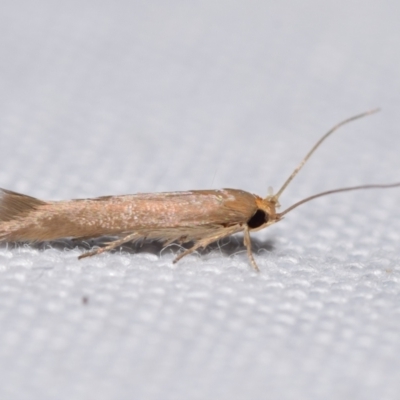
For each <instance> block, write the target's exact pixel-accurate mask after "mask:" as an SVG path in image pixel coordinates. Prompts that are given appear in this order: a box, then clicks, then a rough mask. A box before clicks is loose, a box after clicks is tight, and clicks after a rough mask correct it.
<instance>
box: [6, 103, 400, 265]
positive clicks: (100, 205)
mask: <svg viewBox="0 0 400 400" xmlns="http://www.w3.org/2000/svg"><path fill="white" fill-rule="evenodd" d="M377 111H378V109H374V110H370V111H367V112H364V113H362V114H358V115H355V116H353V117H351V118H348V119H346V120H344V121H342V122H340V123H339V124H337V125H336V126H334V127H333V128H332V129H330V130H329V131H328V132H327V133H326V134H325V135H324V136H322V137H321V139H319V140H318V142H317V143H316V144H315V145H314V146H313V147H312V148H311V150H310V151H309V152H308V153H307V155H306V156H305V157H304V159H303V160H302V161H301V162H300V164H299V165H298V166H297V168H296V169H295V170H294V171H293V173H292V174H291V175H290V176H289V178H288V179H287V180H286V181H285V183H284V184H283V185H282V187H281V188H280V189H279V190H278V192H277V193H276V194H270V195H268V196H266V197H264V198H263V197H260V196H257V195H254V194H251V193H248V192H245V191H243V190H237V189H221V190H192V191H187V192H167V193H139V194H134V195H124V196H105V197H98V198H94V199H76V200H67V201H42V200H39V199H36V198H34V197H30V196H26V195H23V194H19V193H15V192H11V191H9V190H5V189H0V241H23V242H37V241H48V240H56V239H61V238H75V239H87V238H96V237H101V236H113V237H117V238H118V239H116V240H114V241H111V242H109V243H107V244H106V245H105V246H103V247H100V248H96V249H93V250H92V251H89V252H86V253H83V254H82V255H81V256H80V257H79V259H81V258H84V257H89V256H93V255H96V254H100V253H102V252H104V251H107V250H112V249H114V248H115V247H117V246H120V245H122V244H124V243H126V242H130V241H136V240H138V239H152V240H161V241H163V243H164V246H167V245H168V244H170V243H172V242H179V243H188V242H192V243H193V245H192V246H191V247H190V248H188V249H187V250H185V251H183V252H181V253H180V254H178V255H177V257H176V258H175V260H174V262H177V261H179V260H180V259H181V258H182V257H184V256H186V255H188V254H190V253H192V252H194V251H195V250H197V249H199V248H204V247H206V246H207V245H209V244H210V243H212V242H215V241H218V240H219V239H222V238H224V237H226V236H229V235H232V234H234V233H238V232H243V235H244V245H245V247H246V249H247V254H248V257H249V259H250V262H251V264H252V266H253V267H254V269H255V270H256V271H259V268H258V266H257V264H256V262H255V260H254V257H253V253H252V250H251V240H250V232H253V231H258V230H260V229H263V228H265V227H267V226H270V225H272V224H274V223H276V222H278V221H280V220H281V219H282V218H283V217H284V215H286V214H287V213H288V212H290V211H292V210H293V209H294V208H296V207H298V206H300V205H301V204H304V203H306V202H308V201H310V200H313V199H316V198H318V197H322V196H326V195H329V194H333V193H339V192H346V191H350V190H359V189H372V188H390V187H396V186H400V182H397V183H392V184H383V185H377V184H370V185H361V186H353V187H346V188H340V189H334V190H329V191H326V192H322V193H318V194H315V195H313V196H310V197H307V198H305V199H303V200H300V201H299V202H297V203H295V204H293V205H292V206H290V207H289V208H287V209H286V210H284V211H282V212H277V209H278V208H279V198H280V196H281V194H282V192H283V191H284V190H285V189H286V187H287V186H288V185H289V183H290V182H291V181H292V180H293V178H294V177H295V176H296V175H297V173H298V172H299V171H300V169H301V168H302V167H303V165H304V164H305V163H306V162H307V160H308V159H309V158H310V157H311V155H312V154H313V153H314V151H315V150H316V149H317V148H318V147H319V146H320V145H321V143H322V142H323V141H324V140H325V139H326V138H327V137H328V136H330V135H331V134H332V133H333V132H334V131H336V130H337V129H338V128H339V127H341V126H343V125H345V124H347V123H349V122H351V121H354V120H356V119H359V118H362V117H365V116H367V115H370V114H373V113H375V112H377Z"/></svg>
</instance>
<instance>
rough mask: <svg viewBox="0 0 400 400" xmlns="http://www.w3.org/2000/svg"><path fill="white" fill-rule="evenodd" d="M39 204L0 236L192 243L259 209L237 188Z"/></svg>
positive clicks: (1, 228)
mask: <svg viewBox="0 0 400 400" xmlns="http://www.w3.org/2000/svg"><path fill="white" fill-rule="evenodd" d="M6 195H7V193H6ZM4 197H5V196H4V195H3V199H2V200H3V202H4V204H6V203H7V204H8V203H9V201H8V199H5V198H4ZM32 199H33V198H32ZM34 200H36V199H34ZM37 201H38V202H39V203H38V204H35V205H32V204H29V207H27V208H26V209H23V210H21V215H23V218H22V217H21V218H19V217H18V215H14V216H15V218H14V219H12V220H8V221H4V222H3V221H2V220H0V238H3V240H52V239H57V238H63V237H98V236H103V235H119V234H123V233H127V232H138V234H139V235H140V236H147V237H158V238H161V239H162V238H165V239H169V238H171V237H180V236H181V237H184V236H185V235H186V236H188V237H189V238H191V239H193V238H197V237H201V236H203V235H204V234H205V232H206V231H213V230H219V229H223V228H225V227H228V226H233V225H240V224H244V223H245V222H246V221H247V220H248V219H249V218H250V217H251V216H252V215H253V214H254V213H255V211H256V209H257V206H256V202H255V196H254V195H252V194H250V193H247V192H244V191H242V190H235V189H223V190H200V191H188V192H168V193H150V194H147V193H144V194H135V195H125V196H107V197H100V198H96V199H83V200H71V201H60V202H47V203H45V202H41V201H40V200H37ZM28 203H29V202H28Z"/></svg>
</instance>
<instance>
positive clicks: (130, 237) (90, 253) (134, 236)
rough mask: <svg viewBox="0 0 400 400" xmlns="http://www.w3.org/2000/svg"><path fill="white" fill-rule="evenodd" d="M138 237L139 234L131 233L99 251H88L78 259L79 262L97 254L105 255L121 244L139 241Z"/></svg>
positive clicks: (100, 248)
mask: <svg viewBox="0 0 400 400" xmlns="http://www.w3.org/2000/svg"><path fill="white" fill-rule="evenodd" d="M137 237H138V234H137V233H131V234H130V235H127V236H124V237H123V238H121V239H118V240H114V241H112V242H109V243H108V244H107V246H104V247H99V248H98V249H95V250H92V251H88V252H86V253H83V254H81V255H80V256H79V257H78V260H81V259H82V258H86V257H91V256H95V255H97V254H101V253H104V252H105V251H109V250H112V249H115V248H116V247H118V246H120V245H121V244H124V243H126V242H130V241H131V240H134V239H137Z"/></svg>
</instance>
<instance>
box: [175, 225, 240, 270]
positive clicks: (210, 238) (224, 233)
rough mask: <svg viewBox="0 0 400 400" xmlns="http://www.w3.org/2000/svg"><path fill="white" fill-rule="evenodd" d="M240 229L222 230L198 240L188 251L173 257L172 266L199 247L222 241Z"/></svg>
mask: <svg viewBox="0 0 400 400" xmlns="http://www.w3.org/2000/svg"><path fill="white" fill-rule="evenodd" d="M241 229H242V228H238V227H237V226H234V227H232V228H229V229H228V228H227V229H224V230H223V231H220V232H219V233H216V234H214V235H212V236H208V237H205V238H203V239H201V240H199V241H198V242H196V243H195V244H194V245H193V246H192V247H191V248H190V249H187V250H185V251H183V252H182V253H180V254H178V255H177V256H176V257H175V260H174V261H173V263H174V264H176V263H177V262H178V261H179V260H180V259H181V258H183V257H185V256H187V255H189V254H190V253H193V252H194V251H196V250H197V249H198V248H200V247H207V246H208V245H209V244H210V243H212V242H215V241H217V240H219V239H222V238H224V237H226V236H229V235H232V234H234V233H236V232H238V231H240V230H241Z"/></svg>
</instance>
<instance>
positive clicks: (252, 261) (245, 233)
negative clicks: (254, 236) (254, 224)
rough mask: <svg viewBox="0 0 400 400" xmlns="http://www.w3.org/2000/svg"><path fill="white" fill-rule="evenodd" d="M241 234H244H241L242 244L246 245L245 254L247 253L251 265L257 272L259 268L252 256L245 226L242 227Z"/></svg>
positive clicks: (248, 235) (247, 230)
mask: <svg viewBox="0 0 400 400" xmlns="http://www.w3.org/2000/svg"><path fill="white" fill-rule="evenodd" d="M243 235H244V236H243V243H244V245H245V247H246V250H247V255H248V257H249V259H250V262H251V265H252V266H253V268H254V269H255V270H256V271H257V272H260V268H258V265H257V263H256V260H255V259H254V256H253V252H252V250H251V238H250V232H249V228H248V227H247V226H246V227H245V228H244V231H243Z"/></svg>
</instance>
